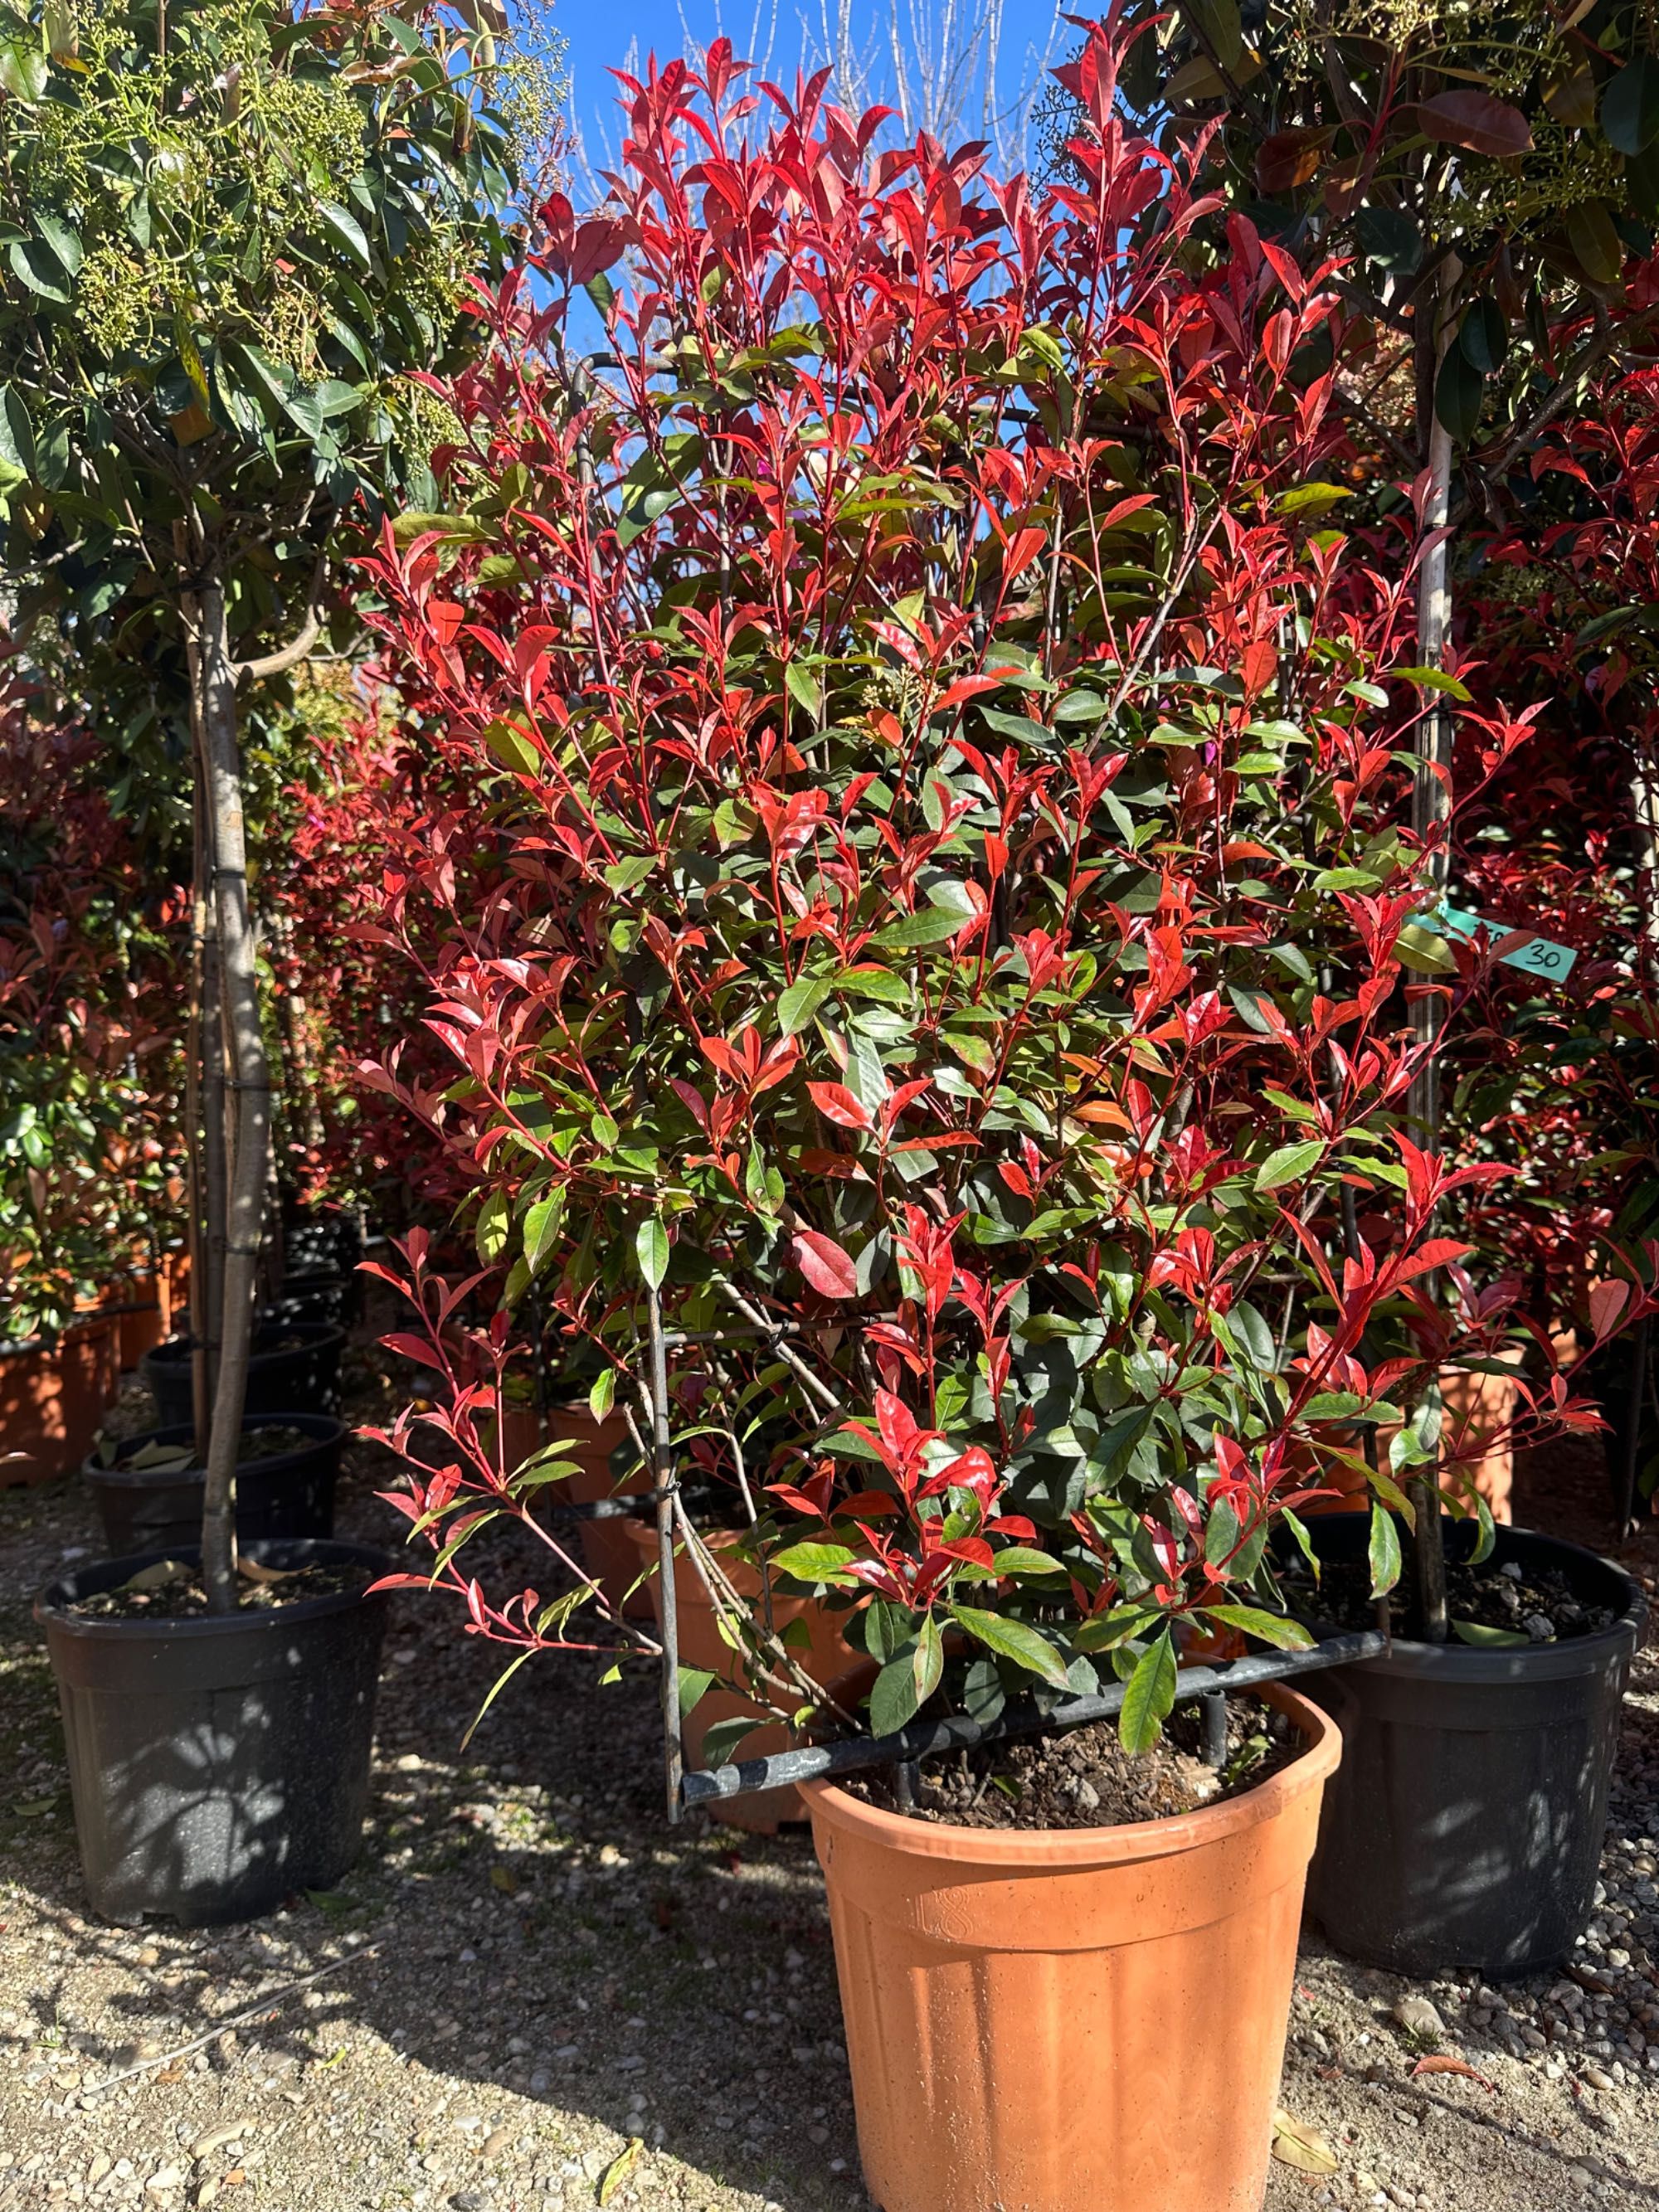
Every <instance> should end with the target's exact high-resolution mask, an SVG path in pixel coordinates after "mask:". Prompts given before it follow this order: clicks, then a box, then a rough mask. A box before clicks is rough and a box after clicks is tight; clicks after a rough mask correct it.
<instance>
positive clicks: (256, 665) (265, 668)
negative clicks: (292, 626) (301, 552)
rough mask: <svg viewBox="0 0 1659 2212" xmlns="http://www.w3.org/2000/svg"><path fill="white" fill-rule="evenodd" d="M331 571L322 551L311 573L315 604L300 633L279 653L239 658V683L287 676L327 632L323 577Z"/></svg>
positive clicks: (326, 557) (237, 670) (237, 663)
mask: <svg viewBox="0 0 1659 2212" xmlns="http://www.w3.org/2000/svg"><path fill="white" fill-rule="evenodd" d="M327 573H328V556H327V555H326V554H325V553H319V555H318V556H317V565H316V567H315V568H313V571H312V575H311V604H310V605H309V606H308V607H307V609H306V618H305V620H304V622H302V623H301V625H300V628H299V631H298V634H297V635H295V638H294V639H293V641H292V642H291V643H289V644H288V645H284V646H282V647H279V648H278V649H277V651H276V652H275V653H264V654H262V655H261V656H260V658H259V659H257V660H239V661H237V662H235V663H234V672H235V678H236V681H237V682H238V683H240V681H241V679H242V678H243V677H245V676H252V677H254V678H263V677H266V676H285V675H286V674H287V673H288V671H289V669H290V668H297V667H298V665H299V664H300V663H301V661H302V660H303V659H305V658H306V656H307V653H309V652H310V651H311V648H312V647H313V645H315V644H316V642H317V641H318V639H319V637H320V636H321V635H322V634H323V580H324V578H325V576H326V574H327Z"/></svg>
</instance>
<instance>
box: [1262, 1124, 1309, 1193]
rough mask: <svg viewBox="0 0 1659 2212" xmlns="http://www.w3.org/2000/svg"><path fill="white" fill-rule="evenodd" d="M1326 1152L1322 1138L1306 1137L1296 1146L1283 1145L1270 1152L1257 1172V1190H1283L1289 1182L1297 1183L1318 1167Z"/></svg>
mask: <svg viewBox="0 0 1659 2212" xmlns="http://www.w3.org/2000/svg"><path fill="white" fill-rule="evenodd" d="M1324 1152H1325V1143H1324V1139H1323V1138H1322V1137H1304V1138H1303V1139H1301V1140H1300V1141H1299V1142H1298V1143H1297V1144H1294V1145H1281V1146H1279V1150H1278V1151H1277V1152H1270V1153H1269V1154H1268V1155H1267V1158H1266V1159H1265V1160H1263V1162H1262V1163H1261V1166H1260V1167H1259V1168H1258V1169H1257V1170H1256V1171H1255V1188H1257V1190H1260V1191H1270V1190H1282V1189H1283V1188H1284V1187H1285V1184H1286V1183H1287V1182H1298V1181H1299V1180H1300V1179H1301V1177H1302V1176H1304V1175H1306V1174H1307V1173H1308V1172H1309V1171H1310V1169H1312V1168H1314V1167H1316V1165H1317V1164H1318V1163H1319V1162H1320V1160H1321V1159H1322V1158H1323V1157H1324Z"/></svg>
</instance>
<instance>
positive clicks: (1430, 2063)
mask: <svg viewBox="0 0 1659 2212" xmlns="http://www.w3.org/2000/svg"><path fill="white" fill-rule="evenodd" d="M1412 2074H1413V2077H1415V2076H1416V2075H1419V2074H1461V2075H1462V2076H1463V2079H1464V2080H1465V2081H1478V2082H1479V2083H1480V2086H1481V2087H1482V2088H1483V2089H1486V2090H1489V2091H1490V2092H1491V2093H1492V2095H1493V2096H1494V2097H1495V2096H1496V2095H1497V2094H1498V2084H1497V2082H1496V2081H1488V2080H1487V2078H1486V2075H1484V2074H1481V2073H1478V2072H1477V2071H1476V2069H1474V2067H1473V2066H1471V2065H1469V2064H1468V2063H1467V2062H1466V2061H1465V2060H1463V2059H1462V2058H1443V2057H1440V2056H1439V2055H1438V2053H1435V2054H1433V2055H1431V2057H1427V2058H1419V2060H1418V2062H1417V2063H1416V2065H1415V2066H1413V2069H1412Z"/></svg>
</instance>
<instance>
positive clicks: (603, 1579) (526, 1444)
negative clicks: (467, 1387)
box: [502, 1399, 655, 1620]
mask: <svg viewBox="0 0 1659 2212" xmlns="http://www.w3.org/2000/svg"><path fill="white" fill-rule="evenodd" d="M503 1422H504V1426H503V1432H502V1451H503V1455H504V1457H505V1458H506V1461H507V1465H508V1466H509V1467H518V1466H520V1464H522V1462H524V1461H526V1460H527V1459H528V1458H529V1457H530V1456H531V1455H532V1452H538V1451H539V1450H540V1449H541V1448H542V1446H543V1444H544V1443H547V1442H548V1441H549V1440H550V1438H552V1437H566V1438H568V1440H569V1445H570V1449H569V1451H568V1454H567V1455H566V1456H567V1457H568V1458H570V1459H573V1460H574V1461H575V1462H576V1472H575V1474H568V1475H567V1476H566V1477H565V1479H564V1483H563V1486H562V1493H561V1494H562V1497H563V1498H565V1499H567V1500H568V1502H569V1503H570V1504H572V1505H597V1504H599V1502H600V1501H601V1499H604V1498H643V1497H644V1496H645V1495H646V1493H647V1491H648V1490H649V1489H650V1487H651V1483H650V1478H649V1476H648V1475H647V1473H646V1470H645V1469H644V1468H642V1467H641V1468H636V1469H635V1472H634V1473H633V1474H629V1475H627V1476H625V1477H624V1478H623V1480H622V1481H621V1482H618V1481H617V1480H616V1479H615V1478H614V1477H613V1475H612V1474H611V1453H612V1452H613V1451H615V1450H616V1449H617V1445H618V1444H620V1443H623V1440H624V1439H625V1437H627V1435H628V1424H627V1422H626V1421H624V1420H623V1417H622V1415H621V1414H620V1413H607V1414H606V1415H605V1419H603V1420H602V1421H596V1420H595V1419H594V1418H593V1416H592V1413H590V1412H589V1411H588V1409H587V1407H586V1406H584V1405H580V1404H577V1405H574V1406H555V1407H553V1408H552V1409H551V1411H550V1413H547V1414H545V1415H544V1414H542V1413H539V1412H538V1410H537V1408H536V1407H533V1406H522V1405H519V1404H517V1403H516V1402H514V1401H512V1400H510V1399H509V1400H508V1401H507V1405H506V1407H504V1409H503ZM581 1553H582V1564H583V1565H584V1566H585V1567H586V1569H587V1571H588V1573H589V1574H590V1575H592V1577H593V1579H594V1581H595V1582H596V1583H598V1584H599V1588H600V1589H602V1590H603V1591H604V1592H605V1602H606V1604H608V1605H609V1606H610V1607H611V1610H612V1611H613V1612H620V1613H622V1615H623V1618H624V1619H625V1620H653V1618H654V1617H655V1616H654V1613H653V1608H652V1604H651V1597H650V1593H649V1592H648V1591H647V1590H643V1589H634V1588H633V1585H634V1583H635V1580H636V1578H637V1577H638V1575H639V1572H640V1560H639V1554H638V1552H637V1550H636V1548H635V1546H634V1544H633V1543H632V1542H630V1541H629V1536H628V1533H627V1528H626V1523H625V1521H624V1520H623V1519H622V1518H620V1517H614V1516H606V1517H605V1518H604V1519H601V1520H598V1521H584V1522H582V1524H581Z"/></svg>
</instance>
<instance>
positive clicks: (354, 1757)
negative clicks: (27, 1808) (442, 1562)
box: [34, 1541, 392, 1927]
mask: <svg viewBox="0 0 1659 2212" xmlns="http://www.w3.org/2000/svg"><path fill="white" fill-rule="evenodd" d="M199 1559H200V1553H199V1552H192V1553H187V1554H186V1555H185V1559H184V1561H183V1562H182V1563H179V1562H174V1561H170V1560H167V1559H161V1558H158V1557H154V1556H152V1557H149V1558H136V1559H113V1560H106V1561H105V1562H104V1563H103V1564H101V1565H98V1566H94V1567H88V1568H87V1569H85V1570H83V1571H81V1572H78V1573H76V1574H73V1575H67V1576H65V1577H64V1578H63V1579H62V1580H61V1581H59V1582H57V1583H53V1584H52V1586H51V1587H50V1588H49V1589H46V1591H44V1592H43V1593H42V1595H40V1598H39V1599H38V1600H37V1601H36V1604H35V1609H34V1612H35V1619H36V1620H37V1621H39V1622H40V1625H41V1626H43V1627H44V1629H45V1630H46V1645H47V1650H48V1652H49V1654H50V1656H51V1660H52V1672H53V1674H54V1675H55V1676H56V1678H57V1681H58V1701H59V1705H60V1706H61V1708H62V1711H63V1719H64V1741H65V1744H66V1747H67V1751H68V1756H69V1770H70V1791H71V1794H72V1796H73V1798H74V1802H75V1829H76V1839H77V1841H78V1843H79V1844H80V1850H81V1865H82V1873H83V1875H84V1876H85V1879H86V1885H87V1890H88V1896H89V1898H90V1899H91V1902H92V1905H93V1907H94V1910H95V1911H98V1912H99V1913H100V1914H101V1915H102V1916H103V1917H104V1918H106V1920H114V1921H121V1922H134V1921H137V1920H140V1919H142V1918H143V1917H144V1916H145V1915H146V1914H147V1913H166V1914H169V1915H171V1916H172V1917H173V1918H175V1919H177V1920H179V1921H180V1922H181V1923H184V1924H185V1926H192V1927H193V1926H203V1925H206V1924H209V1923H216V1922H219V1921H227V1920H245V1919H249V1918H252V1917H254V1916H255V1915H257V1914H258V1913H262V1912H269V1911H272V1910H273V1909H274V1908H275V1907H276V1905H280V1904H281V1903H282V1902H283V1899H284V1898H287V1897H289V1896H291V1895H293V1894H294V1893H295V1892H296V1891H298V1890H301V1889H328V1888H331V1887H332V1886H333V1885H334V1884H335V1883H336V1882H337V1881H338V1880H339V1879H340V1877H341V1875H343V1874H344V1873H345V1871H346V1869H348V1868H349V1866H350V1865H351V1863H352V1862H353V1861H354V1860H355V1859H356V1857H357V1854H358V1851H359V1850H360V1848H361V1845H362V1826H363V1819H364V1815H365V1814H366V1812H367V1810H368V1777H369V1759H370V1753H371V1749H372V1746H373V1739H374V1692H375V1685H376V1682H377V1680H378V1678H379V1674H380V1647H381V1644H382V1642H383V1640H384V1637H385V1632H386V1614H387V1607H388V1606H389V1604H390V1597H389V1595H388V1594H387V1593H386V1592H384V1591H381V1592H379V1593H377V1594H375V1595H369V1594H368V1591H369V1585H370V1584H371V1583H373V1582H374V1581H375V1580H376V1579H377V1578H378V1577H380V1576H381V1575H383V1574H385V1573H386V1572H388V1571H391V1569H392V1562H391V1561H390V1560H389V1559H386V1557H385V1556H384V1555H383V1554H382V1553H380V1552H377V1551H375V1550H373V1549H372V1548H371V1547H368V1546H367V1545H363V1544H348V1543H336V1542H321V1541H285V1542H266V1543H259V1544H254V1545H251V1546H249V1547H247V1551H246V1575H247V1579H246V1583H245V1593H246V1598H247V1599H248V1601H249V1602H246V1603H245V1604H244V1606H243V1607H242V1608H241V1609H240V1610H239V1611H237V1612H235V1613H223V1614H211V1613H208V1612H207V1611H206V1610H205V1606H204V1603H203V1601H202V1598H201V1592H200V1587H199V1582H198V1581H196V1580H193V1579H192V1577H193V1576H195V1575H197V1574H198V1573H199Z"/></svg>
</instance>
